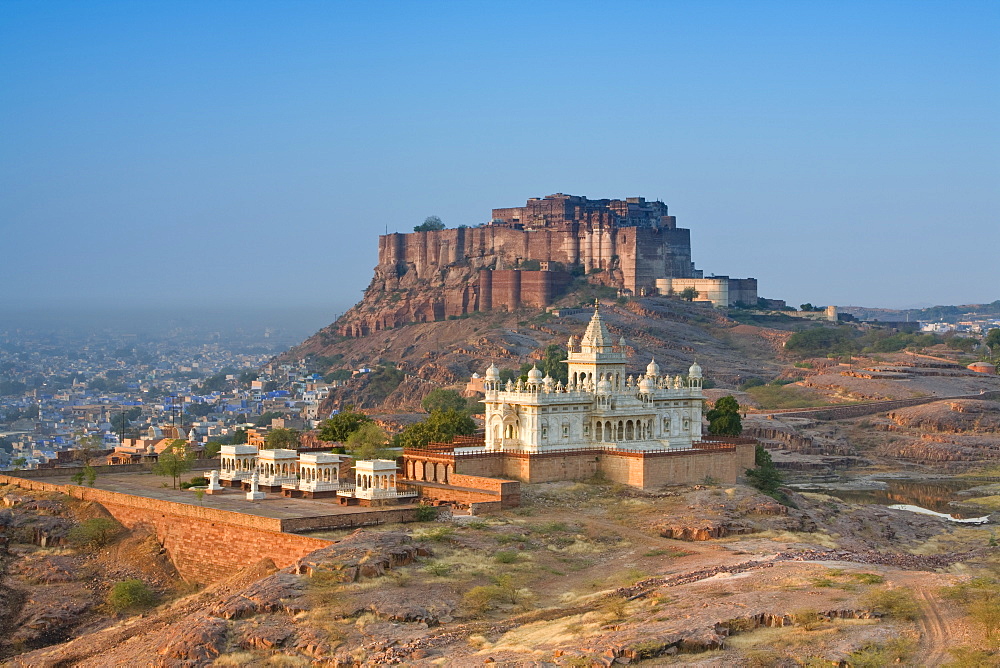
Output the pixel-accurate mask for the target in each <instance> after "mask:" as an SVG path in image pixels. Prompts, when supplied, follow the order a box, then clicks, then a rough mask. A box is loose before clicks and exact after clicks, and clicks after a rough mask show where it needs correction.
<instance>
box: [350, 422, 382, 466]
mask: <svg viewBox="0 0 1000 668" xmlns="http://www.w3.org/2000/svg"><path fill="white" fill-rule="evenodd" d="M388 442H389V437H388V436H387V435H386V433H385V430H383V429H382V427H380V426H378V425H377V424H375V423H374V422H366V423H364V424H363V425H361V426H360V427H358V429H356V430H355V431H354V432H353V433H352V434H351V435H350V436H348V437H347V443H346V445H347V451H348V452H349V453H350V454H351V456H352V457H354V459H380V458H382V457H384V456H385V446H386V445H387V444H388Z"/></svg>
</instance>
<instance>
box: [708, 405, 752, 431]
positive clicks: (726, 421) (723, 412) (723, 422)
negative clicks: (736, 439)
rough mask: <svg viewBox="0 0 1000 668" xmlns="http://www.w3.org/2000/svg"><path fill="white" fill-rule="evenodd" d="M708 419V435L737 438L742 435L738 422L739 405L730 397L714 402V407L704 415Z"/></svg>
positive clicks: (739, 422) (741, 426)
mask: <svg viewBox="0 0 1000 668" xmlns="http://www.w3.org/2000/svg"><path fill="white" fill-rule="evenodd" d="M705 417H706V418H708V433H709V434H714V435H716V436H739V435H740V434H742V433H743V422H742V420H740V404H739V402H738V401H736V399H735V398H734V397H733V396H732V395H727V396H725V397H722V398H720V399H719V400H718V401H716V402H715V407H713V408H712V410H710V411H708V412H707V413H705Z"/></svg>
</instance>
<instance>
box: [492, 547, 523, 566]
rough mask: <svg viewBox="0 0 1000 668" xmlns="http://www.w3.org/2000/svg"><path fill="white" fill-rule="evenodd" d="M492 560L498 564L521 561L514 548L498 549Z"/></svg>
mask: <svg viewBox="0 0 1000 668" xmlns="http://www.w3.org/2000/svg"><path fill="white" fill-rule="evenodd" d="M493 560H494V561H496V562H497V563H499V564H516V563H517V562H519V561H521V555H520V554H518V553H517V552H515V551H514V550H500V551H499V552H497V553H496V554H494V555H493Z"/></svg>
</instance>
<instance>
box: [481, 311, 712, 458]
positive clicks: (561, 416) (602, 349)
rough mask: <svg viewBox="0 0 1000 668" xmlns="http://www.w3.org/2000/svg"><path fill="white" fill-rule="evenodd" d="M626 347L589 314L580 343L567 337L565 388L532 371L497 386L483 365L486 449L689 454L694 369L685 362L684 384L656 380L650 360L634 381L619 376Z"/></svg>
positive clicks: (698, 397)
mask: <svg viewBox="0 0 1000 668" xmlns="http://www.w3.org/2000/svg"><path fill="white" fill-rule="evenodd" d="M625 348H626V344H625V341H624V339H621V340H619V341H618V342H617V343H615V342H614V341H613V340H612V338H611V334H610V333H609V332H608V329H607V327H606V326H605V324H604V322H603V320H602V319H601V315H600V313H599V312H598V310H596V309H595V310H594V316H593V318H591V321H590V325H589V326H588V327H587V331H586V332H585V333H584V335H583V338H582V339H581V340H579V341H577V338H576V337H575V336H574V337H570V340H569V354H568V359H567V364H568V365H569V382H568V383H567V384H566V385H565V386H564V385H563V384H562V382H558V383H557V382H555V381H554V380H553V379H552V378H550V377H548V376H546V377H544V378H543V377H542V372H541V371H539V370H538V369H537V368H532V369H531V371H529V372H528V380H527V382H523V381H520V380H518V381H517V382H516V383H515V382H513V381H507V382H506V383H502V382H501V381H500V373H499V370H498V369H497V367H496V366H495V365H490V367H489V368H488V369H487V370H486V374H485V376H484V377H483V389H484V392H485V395H486V397H485V399H484V400H483V403H484V404H485V405H486V410H485V412H486V449H487V450H493V451H505V450H509V451H519V452H528V453H544V452H554V451H559V450H581V449H584V450H585V449H620V450H647V451H648V450H687V449H690V448H691V447H692V446H693V444H694V443H695V442H697V441H700V440H701V409H702V400H703V399H704V395H703V394H702V369H701V367H700V366H698V363H697V362H695V363H694V364H692V365H691V367H690V368H689V369H688V375H687V379H686V380H685V379H682V378H681V376H679V375H678V376H674V377H671V376H669V375H662V374H661V373H660V366H659V365H658V364H657V363H656V361H655V360H654V361H651V362H650V363H649V364H648V365H647V367H646V373H645V374H642V375H638V376H636V377H633V376H631V375H627V374H626V368H625V365H626V358H625Z"/></svg>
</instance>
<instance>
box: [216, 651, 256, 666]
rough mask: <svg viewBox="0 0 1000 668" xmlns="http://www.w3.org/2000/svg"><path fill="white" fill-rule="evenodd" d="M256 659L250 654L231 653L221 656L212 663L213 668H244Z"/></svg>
mask: <svg viewBox="0 0 1000 668" xmlns="http://www.w3.org/2000/svg"><path fill="white" fill-rule="evenodd" d="M256 658H257V657H256V656H255V655H254V654H252V653H251V652H231V653H229V654H223V655H221V656H219V657H218V658H217V659H216V660H215V661H213V662H212V665H213V666H245V665H247V664H249V663H251V662H252V661H253V660H254V659H256Z"/></svg>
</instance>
